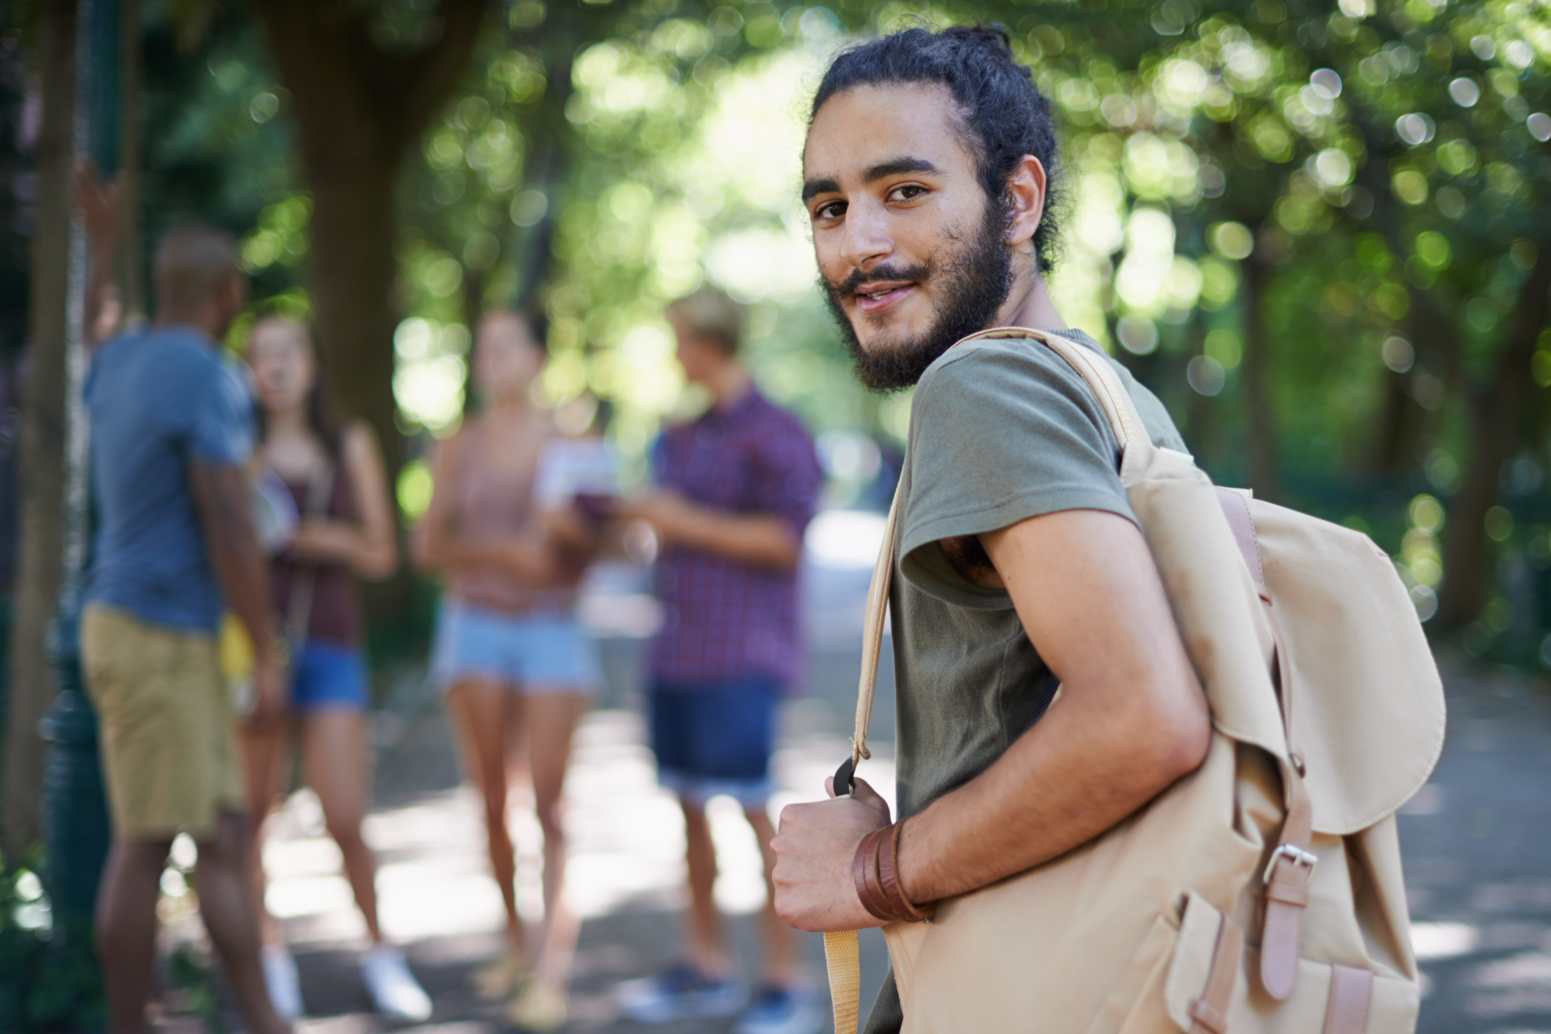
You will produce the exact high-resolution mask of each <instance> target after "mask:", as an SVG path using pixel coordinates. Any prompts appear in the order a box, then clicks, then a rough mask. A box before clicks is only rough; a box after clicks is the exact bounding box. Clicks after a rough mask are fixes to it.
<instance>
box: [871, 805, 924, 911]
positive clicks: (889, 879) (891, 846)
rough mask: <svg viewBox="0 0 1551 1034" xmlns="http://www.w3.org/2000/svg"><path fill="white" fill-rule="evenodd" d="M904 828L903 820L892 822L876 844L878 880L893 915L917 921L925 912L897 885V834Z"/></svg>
mask: <svg viewBox="0 0 1551 1034" xmlns="http://www.w3.org/2000/svg"><path fill="white" fill-rule="evenodd" d="M904 828H905V824H904V823H903V822H897V823H895V824H894V828H893V829H892V830H890V831H889V836H888V838H887V839H886V840H881V839H880V841H879V844H878V849H877V850H878V882H879V883H880V884H882V886H883V896H884V898H885V899H886V900H887V901H888V904H889V908H890V910H891V911H893V912H894V914H895V917H896V918H898V919H901V920H903V921H905V922H907V923H919V922H921V921H922V920H924V919H925V918H926V913H924V912H922V911H921V910H920V909H918V908H916V907H915V905H913V904H911V903H910V899H909V898H907V897H906V896H905V891H904V888H903V887H901V886H900V885H899V834H900V831H901V830H902V829H904Z"/></svg>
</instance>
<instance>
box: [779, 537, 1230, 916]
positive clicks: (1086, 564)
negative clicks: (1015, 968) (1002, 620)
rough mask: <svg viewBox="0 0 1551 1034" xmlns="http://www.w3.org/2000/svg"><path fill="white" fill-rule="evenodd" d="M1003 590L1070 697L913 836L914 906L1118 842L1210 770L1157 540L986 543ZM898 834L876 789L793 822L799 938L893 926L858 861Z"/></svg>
mask: <svg viewBox="0 0 1551 1034" xmlns="http://www.w3.org/2000/svg"><path fill="white" fill-rule="evenodd" d="M980 542H981V544H982V545H983V546H984V547H985V551H986V554H987V555H988V556H989V558H990V560H991V563H992V564H993V565H994V566H995V578H996V579H997V580H999V581H1001V582H1003V583H1005V586H1006V588H1007V591H1008V592H1009V593H1010V594H1011V596H1012V601H1013V604H1014V606H1015V607H1016V608H1017V612H1018V617H1019V619H1020V620H1021V622H1022V624H1023V627H1024V630H1025V631H1026V632H1027V633H1028V636H1029V639H1030V641H1031V642H1032V643H1033V644H1034V646H1035V647H1036V648H1037V649H1038V650H1039V652H1040V655H1041V656H1042V657H1043V658H1044V659H1045V661H1046V663H1048V664H1049V665H1050V668H1051V670H1052V671H1054V672H1055V673H1056V675H1057V676H1058V677H1060V679H1061V685H1062V692H1061V698H1060V699H1059V700H1058V701H1057V702H1056V703H1055V704H1054V705H1053V706H1052V707H1051V709H1050V711H1049V713H1048V714H1046V716H1045V717H1044V718H1043V719H1041V720H1040V721H1039V722H1038V723H1036V724H1035V725H1034V726H1033V727H1031V728H1030V729H1028V730H1027V731H1026V732H1024V733H1023V734H1022V735H1021V736H1019V737H1018V739H1017V740H1016V741H1014V743H1013V744H1012V746H1011V747H1009V748H1008V749H1007V751H1006V752H1005V753H1004V754H1003V755H1002V756H1001V757H1000V758H998V759H997V760H996V762H995V763H993V764H992V765H991V766H990V767H989V768H988V769H986V770H985V771H984V772H982V773H981V774H980V775H979V776H977V777H975V778H974V779H972V780H970V781H969V782H968V783H966V784H964V785H963V786H961V787H959V788H958V789H956V790H954V791H952V792H950V793H947V794H944V795H943V796H942V797H940V798H938V799H937V800H936V801H934V802H933V803H932V804H931V805H930V806H929V807H927V808H926V809H924V810H923V811H921V812H920V813H919V814H917V815H914V816H912V817H911V818H910V819H909V820H908V821H907V822H906V823H905V826H904V829H903V833H902V836H901V838H900V847H899V864H900V878H901V883H902V885H903V888H904V890H905V893H906V895H907V896H908V897H909V898H910V900H912V901H915V902H929V901H935V900H937V899H939V898H944V897H950V896H953V895H956V894H963V893H966V892H968V891H972V890H977V889H979V888H981V887H984V886H986V885H988V884H990V883H993V882H995V881H996V880H999V879H1002V878H1003V877H1006V876H1010V875H1012V874H1013V873H1018V872H1023V871H1024V870H1026V869H1030V868H1032V867H1034V866H1036V865H1039V864H1041V863H1043V862H1047V861H1049V860H1050V859H1052V858H1055V857H1057V856H1059V855H1061V854H1064V853H1065V852H1067V851H1069V850H1071V849H1072V848H1074V847H1076V846H1078V845H1079V844H1083V843H1085V842H1087V841H1088V840H1091V839H1092V838H1094V837H1096V836H1098V835H1099V834H1101V833H1103V832H1104V831H1106V830H1108V829H1110V828H1112V827H1113V826H1115V825H1116V824H1117V823H1119V822H1120V821H1121V820H1123V819H1124V818H1125V817H1126V816H1128V815H1130V814H1131V813H1132V812H1134V811H1136V810H1137V809H1138V808H1140V807H1142V806H1143V805H1145V804H1146V803H1147V802H1148V801H1150V800H1152V799H1153V798H1154V797H1156V796H1157V795H1158V794H1159V793H1161V792H1162V791H1163V790H1164V789H1166V788H1167V787H1168V786H1169V785H1170V784H1171V783H1173V782H1174V781H1175V780H1176V779H1178V778H1179V777H1180V776H1182V775H1185V774H1186V773H1188V772H1190V771H1192V770H1193V769H1195V768H1196V766H1198V765H1199V764H1200V763H1201V761H1202V760H1203V758H1204V757H1205V755H1206V750H1207V747H1208V745H1209V744H1210V740H1211V717H1210V714H1209V712H1208V709H1207V705H1206V698H1205V694H1204V693H1203V692H1202V690H1201V686H1200V683H1199V681H1198V680H1197V679H1196V675H1195V671H1194V669H1193V668H1192V667H1191V664H1190V661H1189V658H1188V657H1187V655H1186V653H1185V647H1184V643H1183V642H1182V641H1181V639H1180V635H1179V631H1178V628H1177V627H1176V626H1175V624H1174V618H1173V615H1172V613H1171V611H1170V609H1169V603H1168V599H1167V597H1166V596H1165V595H1164V591H1163V585H1162V583H1161V581H1160V580H1159V577H1158V571H1157V568H1156V566H1155V565H1154V563H1153V559H1152V554H1151V553H1150V552H1149V550H1148V547H1147V543H1146V540H1145V539H1143V538H1142V534H1141V532H1140V531H1139V530H1138V529H1137V528H1136V526H1135V525H1134V524H1132V523H1131V522H1130V521H1128V520H1126V519H1125V518H1123V517H1118V516H1116V515H1114V514H1110V513H1104V512H1100V511H1097V510H1071V511H1066V512H1062V513H1054V514H1047V515H1045V516H1042V517H1034V518H1030V519H1029V520H1026V521H1021V522H1019V523H1018V524H1014V525H1012V526H1011V527H1008V528H1003V529H1001V530H1000V531H996V532H993V533H990V534H986V535H981V536H980ZM888 821H889V814H888V805H887V804H886V803H885V802H884V801H883V799H882V798H881V797H879V796H878V795H877V793H875V792H874V791H873V790H872V789H871V788H870V787H866V786H865V785H864V784H862V785H859V789H858V792H857V793H856V794H855V795H854V796H850V797H837V798H832V799H830V800H828V801H820V802H816V803H813V804H795V805H791V806H789V807H787V808H786V809H785V810H784V811H782V813H781V831H780V833H779V835H777V837H776V838H775V841H774V842H773V845H772V846H773V847H774V850H775V853H776V859H777V860H776V868H775V887H776V910H777V912H778V913H779V914H780V916H781V918H782V919H784V920H786V921H787V922H788V923H790V924H791V925H793V926H795V927H797V928H798V929H801V930H847V929H855V928H858V927H863V926H879V925H881V923H880V922H879V921H878V920H877V919H875V918H873V916H872V915H871V914H870V913H868V912H867V911H866V909H864V908H863V907H862V904H861V902H860V901H859V900H858V898H857V895H856V890H855V886H854V883H853V881H852V877H851V859H852V857H853V856H854V855H855V853H856V847H857V845H858V844H859V843H860V842H861V839H862V837H863V836H864V835H865V834H866V833H867V832H868V831H869V830H871V829H876V828H878V827H880V826H883V825H886V824H887V823H888Z"/></svg>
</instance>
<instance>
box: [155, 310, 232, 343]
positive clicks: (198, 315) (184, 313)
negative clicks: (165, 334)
mask: <svg viewBox="0 0 1551 1034" xmlns="http://www.w3.org/2000/svg"><path fill="white" fill-rule="evenodd" d="M220 322H221V321H220V318H219V317H218V316H216V315H215V313H213V312H211V311H208V310H183V309H163V308H159V309H157V311H156V315H155V316H154V317H153V318H152V320H151V326H152V327H153V328H155V329H157V330H165V329H167V328H169V327H185V328H187V329H189V330H196V331H198V332H199V333H200V334H202V335H203V336H204V337H207V338H209V339H210V340H211V341H212V342H213V341H216V340H217V339H219V338H220V334H218V333H216V331H217V330H221V329H224V328H222V327H221V326H220Z"/></svg>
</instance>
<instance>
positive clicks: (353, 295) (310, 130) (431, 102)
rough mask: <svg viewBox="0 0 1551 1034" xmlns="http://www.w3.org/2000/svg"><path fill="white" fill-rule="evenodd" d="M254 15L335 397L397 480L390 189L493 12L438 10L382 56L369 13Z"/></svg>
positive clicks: (323, 9) (399, 446)
mask: <svg viewBox="0 0 1551 1034" xmlns="http://www.w3.org/2000/svg"><path fill="white" fill-rule="evenodd" d="M253 6H254V8H255V9H256V11H257V13H258V15H259V17H260V19H261V20H262V21H263V23H264V28H265V35H266V37H267V40H268V44H269V51H270V54H271V55H272V56H273V57H274V59H275V64H276V65H277V66H278V68H279V71H280V75H281V78H282V79H283V80H284V81H285V84H286V87H287V88H288V89H289V90H290V91H291V106H292V112H293V114H294V115H295V117H296V124H297V128H298V129H299V130H300V143H301V154H302V162H303V165H304V167H305V168H306V172H307V181H308V186H309V187H311V188H312V193H313V210H312V228H311V247H312V254H311V277H310V279H311V288H312V302H313V306H314V311H315V312H316V321H317V328H318V337H319V341H318V346H319V349H320V350H321V351H322V353H323V358H324V362H325V364H326V365H327V367H328V370H329V378H330V388H331V392H332V394H333V397H334V399H335V401H336V402H337V403H338V404H339V407H340V409H341V411H342V412H343V413H344V414H346V415H349V416H354V417H359V418H361V419H364V420H366V421H367V422H369V423H370V424H371V425H372V429H373V430H374V431H376V433H377V436H378V439H379V440H380V441H381V443H382V448H383V452H384V454H385V456H386V458H387V462H388V474H389V477H390V478H394V477H396V476H397V475H398V470H399V467H400V466H401V464H402V462H403V454H404V450H403V442H402V441H401V439H400V436H399V431H398V425H397V422H396V420H395V418H394V417H395V412H396V410H395V404H394V400H393V328H394V327H395V326H396V325H397V323H398V311H399V310H398V304H397V299H395V298H394V297H393V282H394V277H395V275H396V274H397V263H396V261H395V256H394V248H395V245H396V244H397V239H396V238H397V229H398V222H397V219H396V206H395V201H396V199H395V196H394V184H395V182H396V180H397V176H398V171H399V168H400V167H401V166H402V164H403V159H404V155H405V153H406V151H407V150H408V148H409V145H410V144H411V143H412V142H413V141H414V140H415V138H416V137H417V136H419V134H420V132H421V130H423V129H424V128H425V126H426V124H427V123H428V122H429V121H430V119H431V117H432V116H433V115H434V114H435V113H436V111H437V109H438V108H439V107H440V106H441V104H442V102H443V101H444V100H445V99H446V97H447V95H448V93H450V92H451V90H452V87H453V85H454V83H456V81H457V79H458V77H459V76H460V75H461V74H462V72H463V68H464V66H465V65H466V64H467V63H468V59H469V55H470V54H471V53H472V51H473V46H474V41H475V39H476V37H477V36H478V32H479V27H480V24H481V23H482V22H483V20H484V15H485V11H486V10H487V8H488V7H489V6H490V3H489V0H442V3H441V4H440V5H438V8H437V11H436V17H437V19H438V22H439V24H437V25H436V26H435V31H436V35H435V42H433V43H432V44H430V45H429V46H427V47H425V48H424V49H421V50H418V51H414V52H412V53H390V52H386V51H383V50H380V49H378V47H377V46H376V44H375V43H374V42H373V41H372V37H371V32H370V26H369V24H368V20H367V15H368V12H366V11H365V10H362V9H358V8H355V7H353V6H347V5H338V4H319V3H316V2H314V0H254V3H253Z"/></svg>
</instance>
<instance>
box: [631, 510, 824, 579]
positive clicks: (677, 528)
mask: <svg viewBox="0 0 1551 1034" xmlns="http://www.w3.org/2000/svg"><path fill="white" fill-rule="evenodd" d="M620 516H621V517H624V518H626V519H637V520H644V521H646V522H647V523H648V524H650V525H651V526H652V528H653V529H654V530H655V531H656V532H657V534H658V536H659V537H661V538H662V539H664V540H665V541H666V542H669V543H675V544H678V545H684V546H690V547H693V548H695V549H703V550H706V551H707V552H711V553H719V554H721V555H722V556H725V557H731V558H732V559H734V560H742V561H744V562H745V563H750V564H757V565H759V566H761V567H774V568H778V569H780V570H783V571H791V570H795V569H796V567H797V564H798V562H799V561H800V560H801V559H802V542H801V540H800V539H799V537H798V535H797V533H796V532H795V531H794V530H793V529H792V525H791V522H790V521H788V520H786V519H785V518H784V517H777V516H775V515H774V514H736V513H721V512H718V511H716V510H708V509H704V508H702V507H699V506H696V505H694V504H693V503H691V502H689V501H688V500H687V499H685V498H684V497H683V496H680V495H678V494H676V493H672V492H659V493H655V494H653V495H649V496H646V497H644V498H641V499H636V500H631V501H629V502H626V503H623V504H622V505H621V506H620Z"/></svg>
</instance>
